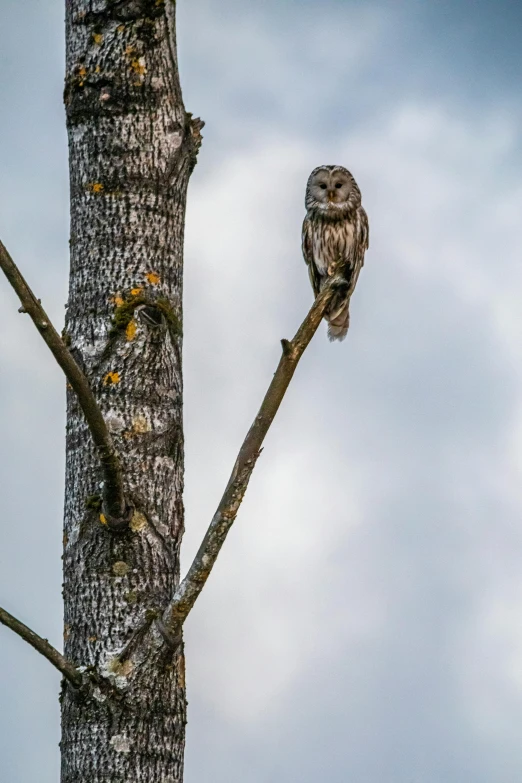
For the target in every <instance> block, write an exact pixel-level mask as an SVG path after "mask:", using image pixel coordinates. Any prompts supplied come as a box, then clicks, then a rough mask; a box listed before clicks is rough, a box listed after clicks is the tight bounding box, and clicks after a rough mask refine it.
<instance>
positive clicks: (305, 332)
mask: <svg viewBox="0 0 522 783" xmlns="http://www.w3.org/2000/svg"><path fill="white" fill-rule="evenodd" d="M339 282H340V281H339V279H338V278H332V279H330V280H329V282H328V283H327V284H326V285H325V286H324V288H323V290H322V291H321V293H320V294H319V296H318V297H317V299H316V300H315V302H314V304H313V305H312V308H311V309H310V312H309V313H308V315H307V316H306V318H305V320H304V321H303V323H302V324H301V326H300V327H299V329H298V330H297V333H296V335H295V337H294V339H293V340H291V341H288V340H281V344H282V348H283V353H282V356H281V359H280V360H279V365H278V367H277V370H276V371H275V374H274V377H273V379H272V382H271V383H270V386H269V387H268V391H267V392H266V394H265V398H264V400H263V402H262V403H261V408H260V409H259V413H258V414H257V416H256V418H255V419H254V422H253V424H252V426H251V427H250V429H249V431H248V434H247V436H246V438H245V440H244V441H243V445H242V446H241V449H240V451H239V454H238V457H237V459H236V464H235V465H234V470H233V471H232V475H231V476H230V479H229V482H228V484H227V488H226V489H225V492H224V494H223V497H222V498H221V502H220V503H219V506H218V507H217V511H216V513H215V514H214V516H213V518H212V522H211V523H210V526H209V528H208V530H207V532H206V534H205V537H204V539H203V541H202V543H201V546H200V547H199V550H198V553H197V554H196V556H195V558H194V561H193V563H192V565H191V566H190V568H189V570H188V573H187V575H186V576H185V578H184V579H183V581H182V582H181V584H180V585H179V587H178V588H177V590H176V592H175V594H174V597H173V598H172V601H171V602H170V604H169V606H168V607H167V609H166V610H165V612H164V614H163V617H162V619H161V621H160V622H159V623H158V627H159V630H160V631H161V634H162V636H163V638H164V639H165V641H166V642H167V643H168V644H170V646H171V647H173V648H175V647H177V646H178V644H179V642H180V639H181V628H182V626H183V623H184V622H185V620H186V618H187V616H188V614H189V612H190V610H191V609H192V607H193V606H194V604H195V602H196V600H197V598H198V596H199V594H200V593H201V591H202V589H203V587H204V585H205V583H206V581H207V579H208V577H209V575H210V572H211V571H212V568H213V566H214V563H215V562H216V560H217V556H218V555H219V552H220V550H221V547H222V546H223V544H224V542H225V539H226V537H227V534H228V531H229V530H230V528H231V527H232V524H233V523H234V520H235V518H236V516H237V512H238V510H239V506H240V505H241V502H242V500H243V497H244V495H245V492H246V489H247V486H248V482H249V480H250V476H251V475H252V471H253V470H254V467H255V464H256V461H257V458H258V457H259V455H260V453H261V446H262V444H263V441H264V439H265V436H266V434H267V432H268V430H269V429H270V425H271V424H272V422H273V420H274V417H275V415H276V413H277V411H278V409H279V406H280V405H281V402H282V400H283V397H284V395H285V392H286V390H287V388H288V385H289V383H290V381H291V380H292V376H293V374H294V372H295V368H296V367H297V364H298V362H299V360H300V358H301V356H302V355H303V353H304V351H305V349H306V347H307V346H308V344H309V342H310V340H311V339H312V337H313V336H314V334H315V332H316V331H317V327H318V326H319V324H320V323H321V320H322V318H323V315H324V313H325V311H326V309H327V307H328V304H329V302H330V300H331V298H332V295H333V293H334V290H335V287H336V286H337V285H338V284H339Z"/></svg>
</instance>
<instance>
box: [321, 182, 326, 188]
mask: <svg viewBox="0 0 522 783" xmlns="http://www.w3.org/2000/svg"><path fill="white" fill-rule="evenodd" d="M320 188H321V190H326V185H325V184H324V182H323V184H322V185H320Z"/></svg>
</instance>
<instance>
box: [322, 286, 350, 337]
mask: <svg viewBox="0 0 522 783" xmlns="http://www.w3.org/2000/svg"><path fill="white" fill-rule="evenodd" d="M325 318H326V320H327V321H328V339H329V340H344V338H345V337H346V335H347V334H348V327H349V326H350V296H349V294H348V293H347V291H346V290H343V291H339V292H338V293H337V294H336V295H335V296H334V298H333V299H332V303H331V305H330V308H329V310H328V313H327V314H326V316H325Z"/></svg>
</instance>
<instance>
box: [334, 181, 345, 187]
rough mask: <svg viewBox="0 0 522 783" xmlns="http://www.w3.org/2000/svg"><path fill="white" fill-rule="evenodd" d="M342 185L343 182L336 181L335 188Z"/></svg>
mask: <svg viewBox="0 0 522 783" xmlns="http://www.w3.org/2000/svg"><path fill="white" fill-rule="evenodd" d="M342 186H343V183H342V182H336V183H335V187H336V188H342Z"/></svg>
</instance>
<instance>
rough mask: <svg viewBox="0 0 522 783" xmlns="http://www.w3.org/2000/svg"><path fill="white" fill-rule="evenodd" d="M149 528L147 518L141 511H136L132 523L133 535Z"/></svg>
mask: <svg viewBox="0 0 522 783" xmlns="http://www.w3.org/2000/svg"><path fill="white" fill-rule="evenodd" d="M146 527H147V518H146V516H145V514H142V513H141V512H140V511H135V512H134V514H133V515H132V519H131V522H130V529H131V530H132V531H133V533H139V532H141V531H142V530H144V529H145V528H146Z"/></svg>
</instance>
